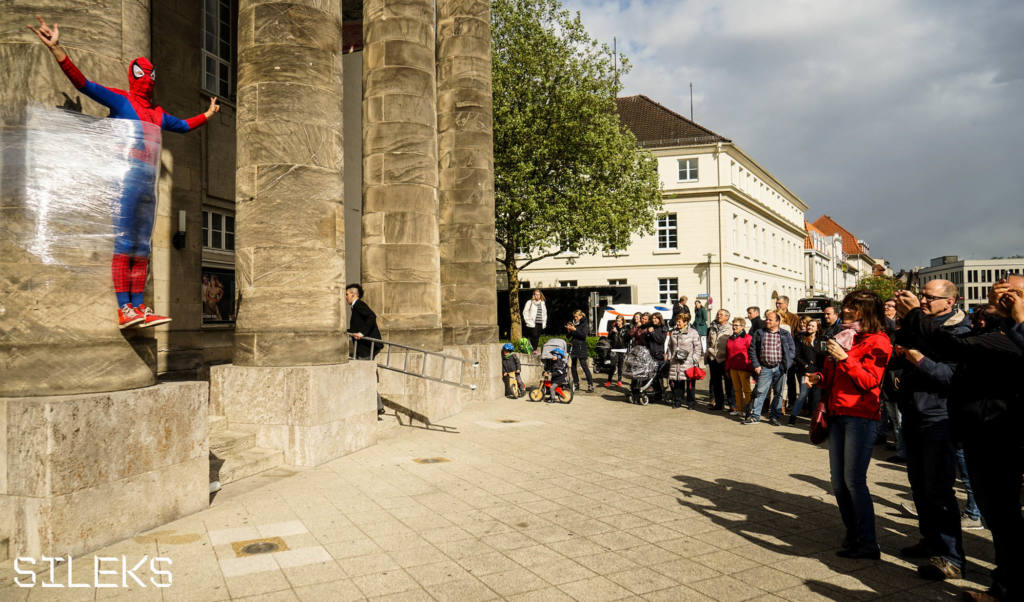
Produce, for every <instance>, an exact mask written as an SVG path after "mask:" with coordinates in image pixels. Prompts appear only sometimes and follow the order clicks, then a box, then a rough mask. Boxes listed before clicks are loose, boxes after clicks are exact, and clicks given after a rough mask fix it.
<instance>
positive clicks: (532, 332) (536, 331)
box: [523, 326, 542, 349]
mask: <svg viewBox="0 0 1024 602" xmlns="http://www.w3.org/2000/svg"><path fill="white" fill-rule="evenodd" d="M541 330H542V328H540V327H536V326H526V327H524V328H523V334H524V336H526V339H527V340H528V341H530V346H531V347H533V348H534V349H536V348H537V344H538V343H539V342H540V331H541Z"/></svg>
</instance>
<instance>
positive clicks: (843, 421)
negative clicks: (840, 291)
mask: <svg viewBox="0 0 1024 602" xmlns="http://www.w3.org/2000/svg"><path fill="white" fill-rule="evenodd" d="M842 320H843V324H842V329H841V330H840V331H839V333H838V334H836V336H835V338H833V339H831V340H829V341H828V344H827V346H826V349H827V351H828V354H829V356H830V357H829V359H827V360H826V361H825V366H824V374H822V373H817V374H808V375H807V377H806V383H807V385H808V386H815V385H817V386H820V387H822V388H824V389H826V390H827V393H826V394H825V395H826V398H827V400H828V401H827V404H828V406H827V407H828V420H829V432H828V437H829V448H828V452H829V453H828V456H829V465H830V468H831V471H832V489H833V491H834V492H835V496H836V501H837V502H838V504H839V514H840V515H841V516H842V518H843V525H844V526H846V537H845V538H844V539H843V546H842V549H841V550H839V551H838V552H836V555H837V556H841V557H843V558H874V559H877V558H879V556H880V552H879V549H878V539H877V537H876V535H875V509H874V506H873V504H872V502H871V494H870V493H869V492H868V484H867V475H868V462H869V461H870V460H871V451H872V449H874V445H875V435H876V433H877V432H878V421H879V418H880V416H881V414H880V410H879V407H880V406H879V403H878V396H879V392H880V387H881V384H882V373H883V372H885V366H886V364H887V363H888V362H889V356H890V355H891V354H892V344H891V343H890V342H889V336H888V335H886V334H885V319H884V317H883V314H882V300H881V298H879V296H878V295H877V294H875V293H874V292H872V291H854V292H852V293H850V294H849V295H846V298H845V299H843V310H842Z"/></svg>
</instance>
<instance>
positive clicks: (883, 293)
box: [853, 276, 906, 301]
mask: <svg viewBox="0 0 1024 602" xmlns="http://www.w3.org/2000/svg"><path fill="white" fill-rule="evenodd" d="M904 288H906V285H905V284H904V283H903V281H902V280H900V279H898V278H890V277H889V276H865V277H863V278H861V279H860V281H858V282H857V286H855V287H853V290H855V291H864V290H867V291H874V292H876V293H878V296H879V297H881V298H882V300H883V301H885V300H886V299H892V298H893V297H895V296H896V291H899V290H901V289H904Z"/></svg>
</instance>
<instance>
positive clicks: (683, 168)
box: [679, 159, 697, 182]
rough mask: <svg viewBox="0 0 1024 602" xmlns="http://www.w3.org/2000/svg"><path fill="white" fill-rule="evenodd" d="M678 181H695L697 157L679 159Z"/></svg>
mask: <svg viewBox="0 0 1024 602" xmlns="http://www.w3.org/2000/svg"><path fill="white" fill-rule="evenodd" d="M679 181H680V182H696V181H697V159H680V160H679Z"/></svg>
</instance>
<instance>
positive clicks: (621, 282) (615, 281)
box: [608, 278, 626, 286]
mask: <svg viewBox="0 0 1024 602" xmlns="http://www.w3.org/2000/svg"><path fill="white" fill-rule="evenodd" d="M608 286H626V279H625V278H609V279H608Z"/></svg>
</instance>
